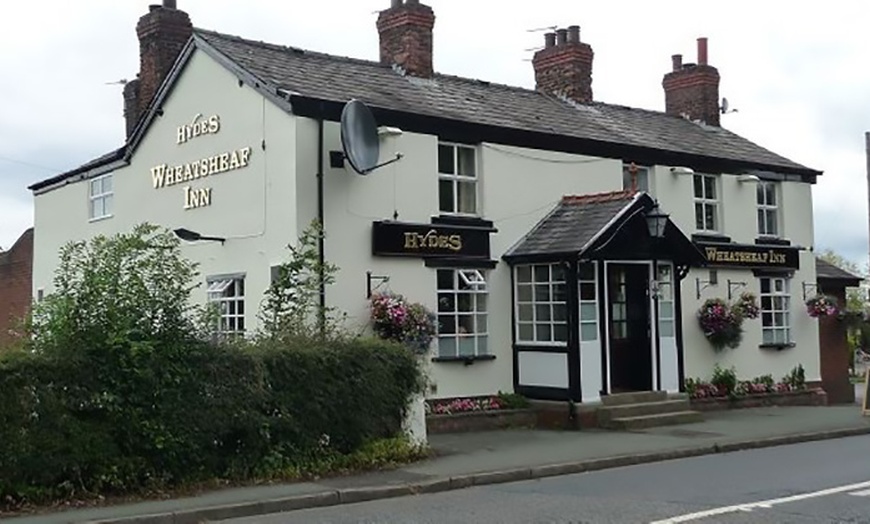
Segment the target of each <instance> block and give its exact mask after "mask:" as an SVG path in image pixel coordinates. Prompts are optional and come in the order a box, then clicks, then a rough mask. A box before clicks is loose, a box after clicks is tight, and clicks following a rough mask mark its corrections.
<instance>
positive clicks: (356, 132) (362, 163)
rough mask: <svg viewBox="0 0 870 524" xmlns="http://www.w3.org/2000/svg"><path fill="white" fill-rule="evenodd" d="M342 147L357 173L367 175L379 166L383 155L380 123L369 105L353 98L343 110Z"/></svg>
mask: <svg viewBox="0 0 870 524" xmlns="http://www.w3.org/2000/svg"><path fill="white" fill-rule="evenodd" d="M341 147H342V148H343V149H344V156H345V158H347V160H348V162H350V167H352V168H353V170H354V171H356V172H357V173H359V174H361V175H367V174H369V173H370V172H371V171H372V170H374V169H375V168H376V167H378V165H377V164H378V158H380V156H381V143H380V141H379V139H378V124H377V122H375V117H374V115H372V112H371V110H369V108H368V106H366V105H365V104H364V103H362V102H360V101H359V100H351V101H350V102H348V103H347V104H346V105H345V106H344V110H342V112H341Z"/></svg>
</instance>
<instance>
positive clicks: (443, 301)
mask: <svg viewBox="0 0 870 524" xmlns="http://www.w3.org/2000/svg"><path fill="white" fill-rule="evenodd" d="M438 311H439V312H440V313H451V312H453V311H456V300H455V295H453V294H452V293H439V294H438Z"/></svg>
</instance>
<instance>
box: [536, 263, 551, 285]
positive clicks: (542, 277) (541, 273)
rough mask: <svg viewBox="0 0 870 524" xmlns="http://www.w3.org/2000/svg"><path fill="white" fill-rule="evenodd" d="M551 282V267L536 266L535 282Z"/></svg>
mask: <svg viewBox="0 0 870 524" xmlns="http://www.w3.org/2000/svg"><path fill="white" fill-rule="evenodd" d="M549 281H550V266H535V282H549Z"/></svg>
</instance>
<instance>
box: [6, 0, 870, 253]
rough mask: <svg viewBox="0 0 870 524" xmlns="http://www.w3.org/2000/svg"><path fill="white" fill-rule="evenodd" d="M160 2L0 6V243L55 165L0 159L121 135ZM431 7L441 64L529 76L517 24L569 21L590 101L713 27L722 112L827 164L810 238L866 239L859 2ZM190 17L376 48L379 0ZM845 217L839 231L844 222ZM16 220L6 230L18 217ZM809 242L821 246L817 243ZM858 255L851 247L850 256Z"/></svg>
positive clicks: (619, 96) (525, 30)
mask: <svg viewBox="0 0 870 524" xmlns="http://www.w3.org/2000/svg"><path fill="white" fill-rule="evenodd" d="M157 1H158V0H136V1H125V2H118V1H117V0H85V1H80V2H68V1H66V0H31V1H29V2H15V3H12V4H10V5H7V6H4V16H3V18H2V20H0V49H2V50H3V51H2V52H0V69H2V70H3V71H4V77H5V78H13V79H15V81H14V82H3V83H2V84H0V114H2V115H3V118H2V119H0V197H2V198H3V203H4V205H3V206H2V207H0V223H2V224H4V225H3V227H2V229H0V245H8V244H10V243H11V242H12V241H14V239H15V238H17V236H18V234H19V233H20V230H21V229H23V228H24V227H26V226H27V225H29V223H30V220H31V215H32V211H31V209H30V196H29V194H28V192H27V191H26V190H25V189H24V187H25V186H26V185H27V184H28V183H31V182H33V181H35V180H37V179H39V178H44V177H45V176H50V175H51V174H53V173H52V172H50V171H46V170H37V169H23V168H22V166H21V165H18V164H12V163H10V162H4V160H3V157H5V158H13V159H17V160H22V161H26V162H29V163H32V164H37V165H40V166H47V167H57V168H60V169H66V168H70V167H74V166H75V165H76V164H78V163H80V162H84V161H86V160H88V159H90V158H91V157H93V156H96V155H99V154H101V153H104V152H106V151H108V150H110V149H112V148H115V147H117V146H119V145H120V144H121V142H122V140H123V128H124V122H123V119H122V116H121V115H122V102H121V100H122V99H121V87H120V86H115V85H106V83H107V82H112V81H116V80H119V79H121V78H132V77H133V76H134V75H135V72H136V71H137V70H138V42H137V41H136V33H135V25H136V22H137V20H138V18H139V16H141V15H142V14H144V13H145V12H146V11H147V8H148V4H150V3H156V2H157ZM424 2H426V3H429V4H430V5H432V6H433V8H434V9H435V13H436V17H437V21H436V27H435V67H436V69H437V70H439V71H440V72H444V73H449V74H457V75H462V76H469V77H476V78H483V79H486V80H490V81H493V82H502V83H507V84H514V85H521V86H525V87H532V86H533V74H532V67H531V64H530V62H528V61H527V59H529V58H531V55H532V52H531V51H528V49H530V48H533V47H537V46H539V45H540V44H541V43H542V41H543V36H542V34H541V33H539V32H529V30H530V29H534V28H539V27H546V26H552V25H561V26H567V25H571V24H578V25H580V26H581V38H582V39H583V40H584V41H586V42H589V43H590V44H591V45H592V46H593V49H594V51H595V63H594V71H593V91H594V94H595V98H596V99H598V100H602V101H606V102H612V103H619V104H624V105H633V106H637V107H645V108H651V109H662V108H663V106H664V95H663V92H662V88H661V79H662V75H663V74H664V73H665V72H667V70H668V69H669V68H670V56H671V55H672V54H674V53H681V54H683V55H684V60H685V61H687V62H688V61H694V60H695V38H696V37H698V36H707V37H709V39H710V62H711V63H712V64H713V65H715V66H717V67H718V68H719V71H720V73H721V75H722V84H721V91H720V92H721V94H722V95H724V96H726V97H728V99H729V101H730V102H731V105H732V106H733V107H735V108H737V109H738V110H739V112H737V113H732V114H729V115H725V116H724V117H723V125H725V126H726V127H728V128H729V129H732V130H734V131H736V132H738V133H740V134H742V135H744V136H745V137H747V138H749V139H750V140H753V141H756V142H758V143H759V144H761V145H763V146H764V147H767V148H768V149H771V150H773V151H776V152H777V153H779V154H781V155H783V156H786V157H789V158H792V159H793V160H795V161H798V162H801V163H804V164H806V165H808V166H809V167H813V168H817V169H821V170H824V171H825V175H824V176H823V177H821V178H820V180H819V183H818V185H817V186H816V187H815V188H814V195H815V197H814V198H815V206H814V207H815V209H816V215H815V216H816V219H817V220H816V237H817V238H818V239H820V242H825V241H830V242H831V243H832V245H830V246H826V247H833V248H834V249H837V250H839V251H842V252H844V253H846V254H848V256H850V257H853V258H855V261H856V262H862V263H863V262H864V261H865V259H866V257H865V255H864V253H865V252H866V251H867V247H866V246H867V227H866V224H867V219H866V216H867V204H866V201H867V198H866V197H865V195H866V194H867V185H866V181H865V178H866V177H865V173H864V165H865V164H864V161H863V132H864V131H865V129H862V126H865V127H867V128H868V129H870V98H867V97H866V93H867V92H870V68H866V67H862V66H861V64H862V63H863V62H864V61H866V60H865V59H866V50H867V47H866V42H865V31H864V27H863V25H864V23H865V21H866V20H867V19H868V18H870V3H867V2H857V1H844V2H838V3H837V4H836V7H833V6H830V8H824V9H822V8H819V9H795V8H794V4H793V3H786V2H784V1H770V2H758V1H752V2H750V1H749V0H735V1H729V2H715V3H714V2H707V3H704V6H703V9H702V8H699V7H698V5H699V4H698V2H697V1H689V0H662V1H659V2H642V1H639V0H631V1H629V0H610V1H608V2H595V3H592V2H576V1H574V0H538V1H536V2H533V3H528V2H523V3H520V2H504V1H501V0H474V1H473V2H471V1H464V2H459V1H457V0H428V1H427V0H424ZM178 4H179V7H180V8H182V9H184V10H185V11H187V12H188V13H190V15H191V18H192V19H193V22H194V24H195V25H196V26H198V27H203V28H208V29H215V30H219V31H223V32H227V33H232V34H239V35H241V36H244V37H247V38H252V39H258V40H264V41H269V42H275V43H281V44H286V45H292V46H297V47H303V48H307V49H315V50H318V51H323V52H328V53H334V54H339V55H349V56H354V57H358V58H366V59H376V58H377V52H378V51H377V50H378V45H377V31H376V30H375V20H376V19H377V14H376V11H377V10H379V9H383V8H385V7H387V6H388V5H389V0H323V1H320V2H305V3H304V9H303V8H302V6H301V5H300V4H302V3H301V2H281V1H277V0H246V1H244V2H242V1H239V0H178ZM844 223H847V224H850V225H851V228H850V229H849V231H848V232H849V234H848V235H844V228H843V227H842V224H844ZM16 228H17V230H16ZM820 247H821V246H820ZM857 257H861V258H860V259H858V258H857Z"/></svg>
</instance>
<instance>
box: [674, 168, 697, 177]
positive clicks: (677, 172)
mask: <svg viewBox="0 0 870 524" xmlns="http://www.w3.org/2000/svg"><path fill="white" fill-rule="evenodd" d="M671 173H673V174H675V175H694V174H695V170H694V169H692V168H691V167H684V166H677V167H672V168H671Z"/></svg>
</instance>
